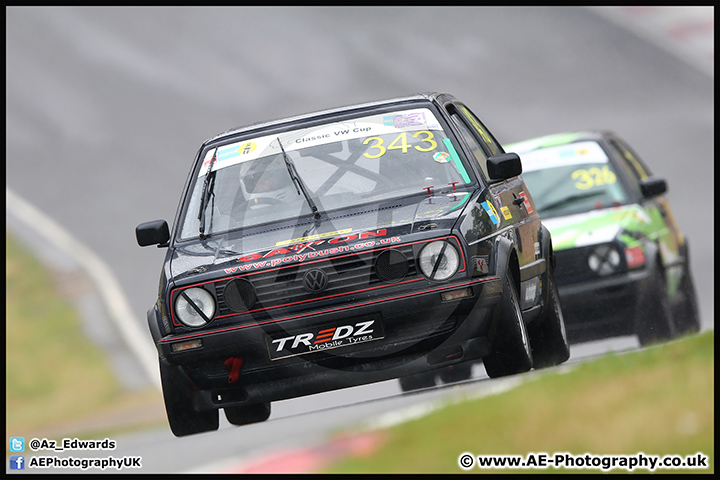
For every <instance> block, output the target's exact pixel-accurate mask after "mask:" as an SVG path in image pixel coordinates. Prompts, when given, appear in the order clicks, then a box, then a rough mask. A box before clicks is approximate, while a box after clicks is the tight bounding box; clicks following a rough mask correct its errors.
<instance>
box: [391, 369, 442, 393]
mask: <svg viewBox="0 0 720 480" xmlns="http://www.w3.org/2000/svg"><path fill="white" fill-rule="evenodd" d="M398 380H399V381H400V389H401V390H402V391H403V392H411V391H413V390H419V389H421V388H430V387H434V386H435V372H423V373H416V374H415V375H409V376H407V377H400V378H398Z"/></svg>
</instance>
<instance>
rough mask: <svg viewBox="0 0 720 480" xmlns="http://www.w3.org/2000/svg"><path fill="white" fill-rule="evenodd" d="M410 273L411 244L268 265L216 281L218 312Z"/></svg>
mask: <svg viewBox="0 0 720 480" xmlns="http://www.w3.org/2000/svg"><path fill="white" fill-rule="evenodd" d="M388 252H390V253H388ZM378 257H380V259H379V261H378ZM412 278H416V269H415V261H414V258H413V249H412V246H411V245H405V246H397V247H395V246H394V247H392V248H386V249H378V250H375V251H367V252H361V253H348V254H346V255H339V256H336V257H332V258H329V259H326V260H315V261H310V262H307V261H306V262H304V263H297V264H293V265H291V266H287V267H277V268H274V269H273V268H271V269H269V270H264V271H260V272H258V273H252V274H248V275H245V276H243V277H242V278H233V279H227V280H223V281H220V282H216V283H215V292H216V295H217V299H218V304H219V305H218V306H219V311H218V315H219V316H225V315H233V314H236V313H241V312H243V311H255V310H259V309H268V308H275V307H279V306H283V305H294V304H298V303H302V302H308V301H312V300H318V299H321V298H330V297H336V296H339V295H345V294H349V293H351V292H356V291H359V290H364V289H368V288H373V287H378V286H382V285H392V284H396V283H398V282H401V281H403V280H408V279H412ZM251 287H252V289H254V291H252V290H251ZM251 300H252V301H251Z"/></svg>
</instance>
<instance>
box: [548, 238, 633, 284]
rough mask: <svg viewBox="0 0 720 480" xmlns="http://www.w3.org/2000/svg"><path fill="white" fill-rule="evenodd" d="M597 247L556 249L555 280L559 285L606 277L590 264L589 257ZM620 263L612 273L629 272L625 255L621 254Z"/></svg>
mask: <svg viewBox="0 0 720 480" xmlns="http://www.w3.org/2000/svg"><path fill="white" fill-rule="evenodd" d="M596 248H597V245H592V246H588V247H579V248H570V249H567V250H559V251H558V250H556V251H555V280H556V281H557V284H558V285H568V284H571V283H579V282H585V281H589V280H596V279H599V278H606V277H605V276H601V275H599V274H598V273H597V272H595V271H593V270H592V269H591V268H590V266H589V264H588V258H589V257H590V255H591V253H592V252H593V251H594V250H595V249H596ZM620 259H621V260H620V264H619V265H618V267H617V270H616V271H615V272H613V273H612V274H611V275H617V274H621V273H626V272H627V266H626V264H625V261H624V256H623V255H622V254H621V255H620Z"/></svg>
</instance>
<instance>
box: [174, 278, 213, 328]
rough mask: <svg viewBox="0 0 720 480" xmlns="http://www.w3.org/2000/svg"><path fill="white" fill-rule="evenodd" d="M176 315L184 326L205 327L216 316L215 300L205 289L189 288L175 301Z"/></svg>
mask: <svg viewBox="0 0 720 480" xmlns="http://www.w3.org/2000/svg"><path fill="white" fill-rule="evenodd" d="M175 314H176V315H177V318H178V320H180V321H181V322H182V323H183V325H186V326H188V327H192V328H198V327H203V326H205V325H206V324H208V323H209V322H210V320H212V318H213V317H214V316H215V299H214V298H213V296H212V294H211V293H210V292H208V291H207V290H205V289H203V288H197V287H193V288H188V289H187V290H183V291H182V292H180V295H179V296H178V298H177V300H175Z"/></svg>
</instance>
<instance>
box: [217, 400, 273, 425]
mask: <svg viewBox="0 0 720 480" xmlns="http://www.w3.org/2000/svg"><path fill="white" fill-rule="evenodd" d="M223 410H225V417H226V418H227V419H228V422H230V423H232V424H233V425H247V424H250V423H258V422H264V421H265V420H267V419H268V418H269V417H270V402H265V403H256V404H255V405H245V406H241V407H225V408H224V409H223Z"/></svg>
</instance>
